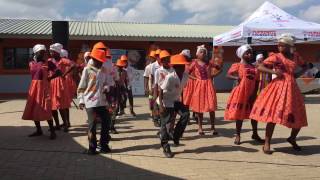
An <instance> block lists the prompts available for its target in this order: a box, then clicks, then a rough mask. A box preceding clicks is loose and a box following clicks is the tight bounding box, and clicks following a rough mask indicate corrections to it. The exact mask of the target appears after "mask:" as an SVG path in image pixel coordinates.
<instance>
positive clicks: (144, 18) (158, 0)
mask: <svg viewBox="0 0 320 180" xmlns="http://www.w3.org/2000/svg"><path fill="white" fill-rule="evenodd" d="M123 2H125V1H123ZM167 14H168V11H167V10H166V8H165V6H164V4H163V1H162V0H140V1H139V2H137V3H136V4H135V5H134V6H133V7H132V8H130V9H128V10H127V11H123V10H121V9H120V7H119V5H118V6H116V7H113V8H104V9H102V10H100V11H99V12H98V13H97V16H96V18H95V19H96V20H100V21H130V22H131V21H133V22H149V23H156V22H161V21H162V20H163V19H164V18H165V17H166V16H167Z"/></svg>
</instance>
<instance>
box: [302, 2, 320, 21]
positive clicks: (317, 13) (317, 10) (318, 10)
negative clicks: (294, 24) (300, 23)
mask: <svg viewBox="0 0 320 180" xmlns="http://www.w3.org/2000/svg"><path fill="white" fill-rule="evenodd" d="M300 16H301V17H302V18H305V19H307V20H310V21H316V22H320V5H318V6H311V7H309V8H308V9H307V10H305V11H301V12H300Z"/></svg>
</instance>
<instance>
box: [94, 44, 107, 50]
mask: <svg viewBox="0 0 320 180" xmlns="http://www.w3.org/2000/svg"><path fill="white" fill-rule="evenodd" d="M93 49H102V50H106V49H108V48H107V46H106V45H105V44H104V43H103V42H97V43H96V44H94V46H93Z"/></svg>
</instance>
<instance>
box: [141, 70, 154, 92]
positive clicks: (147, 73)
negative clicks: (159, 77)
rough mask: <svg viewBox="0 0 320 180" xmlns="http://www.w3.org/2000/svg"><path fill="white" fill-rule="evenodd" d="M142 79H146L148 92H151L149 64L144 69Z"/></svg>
mask: <svg viewBox="0 0 320 180" xmlns="http://www.w3.org/2000/svg"><path fill="white" fill-rule="evenodd" d="M143 77H147V78H148V88H149V91H151V90H152V87H151V64H148V65H147V66H146V68H145V69H144V73H143Z"/></svg>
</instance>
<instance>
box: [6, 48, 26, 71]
mask: <svg viewBox="0 0 320 180" xmlns="http://www.w3.org/2000/svg"><path fill="white" fill-rule="evenodd" d="M31 57H32V48H5V49H4V58H3V60H4V61H3V68H4V69H27V68H28V63H29V60H30V59H31Z"/></svg>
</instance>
